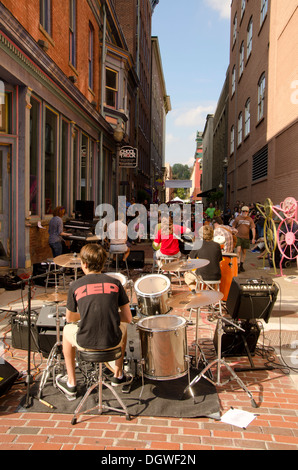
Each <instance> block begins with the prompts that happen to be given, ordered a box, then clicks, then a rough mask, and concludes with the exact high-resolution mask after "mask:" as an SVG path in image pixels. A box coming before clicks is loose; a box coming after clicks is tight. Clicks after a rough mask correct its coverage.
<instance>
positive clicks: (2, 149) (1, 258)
mask: <svg viewBox="0 0 298 470" xmlns="http://www.w3.org/2000/svg"><path fill="white" fill-rule="evenodd" d="M9 175H10V147H9V146H7V145H1V143H0V267H1V266H10V197H9V194H10V193H9V191H10V188H9Z"/></svg>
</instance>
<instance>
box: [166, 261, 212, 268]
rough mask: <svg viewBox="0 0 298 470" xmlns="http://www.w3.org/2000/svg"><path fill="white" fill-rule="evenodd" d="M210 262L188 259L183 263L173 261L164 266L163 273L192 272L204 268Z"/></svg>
mask: <svg viewBox="0 0 298 470" xmlns="http://www.w3.org/2000/svg"><path fill="white" fill-rule="evenodd" d="M209 263H210V261H209V260H208V259H188V260H186V261H185V260H183V261H172V262H171V263H166V264H163V265H162V269H163V271H192V270H193V269H199V268H203V267H204V266H207V264H209Z"/></svg>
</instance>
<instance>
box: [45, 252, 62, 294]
mask: <svg viewBox="0 0 298 470" xmlns="http://www.w3.org/2000/svg"><path fill="white" fill-rule="evenodd" d="M46 263H47V265H48V267H47V277H46V282H45V292H46V291H47V288H48V285H49V283H54V284H55V287H58V282H57V280H58V279H59V276H60V274H57V273H56V272H55V273H54V278H55V280H54V281H52V280H51V279H50V276H51V274H52V266H53V267H54V269H53V271H56V264H55V263H54V260H53V258H47V261H46ZM61 274H62V277H63V288H64V290H65V275H64V273H63V272H62V273H61Z"/></svg>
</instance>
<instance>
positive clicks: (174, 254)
mask: <svg viewBox="0 0 298 470" xmlns="http://www.w3.org/2000/svg"><path fill="white" fill-rule="evenodd" d="M189 232H190V229H188V228H186V227H184V226H181V225H177V224H174V223H173V216H172V215H169V217H162V219H161V226H160V229H159V230H158V232H157V234H156V237H155V239H154V244H155V245H156V246H159V249H158V250H157V251H156V259H157V263H158V264H159V265H161V262H160V261H158V260H159V258H161V257H169V258H180V257H181V252H180V247H179V240H178V238H180V237H181V235H182V234H183V233H189ZM177 237H178V238H177Z"/></svg>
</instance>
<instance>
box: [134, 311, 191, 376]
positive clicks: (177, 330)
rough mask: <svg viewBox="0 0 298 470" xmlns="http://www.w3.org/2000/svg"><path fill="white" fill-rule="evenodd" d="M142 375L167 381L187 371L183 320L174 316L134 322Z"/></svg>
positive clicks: (149, 318)
mask: <svg viewBox="0 0 298 470" xmlns="http://www.w3.org/2000/svg"><path fill="white" fill-rule="evenodd" d="M137 328H138V330H139V333H140V340H141V352H142V360H143V363H144V364H143V367H144V376H145V377H147V378H149V379H153V380H170V379H177V378H179V377H183V376H184V375H186V374H187V372H188V362H187V354H188V349H187V334H186V320H185V318H183V317H179V316H176V315H161V316H154V317H148V318H143V319H142V320H140V321H139V322H138V324H137Z"/></svg>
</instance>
